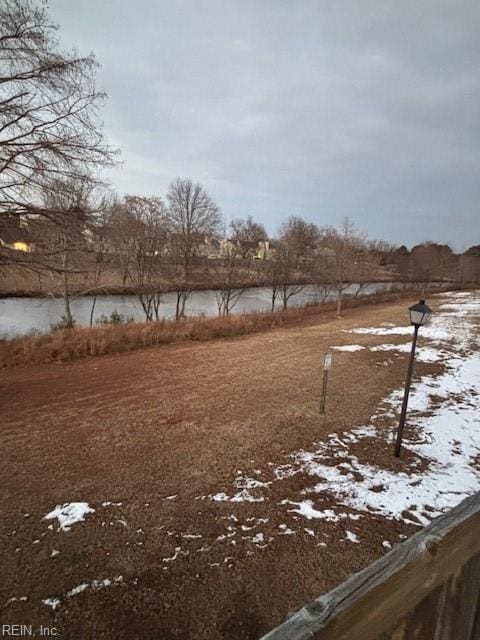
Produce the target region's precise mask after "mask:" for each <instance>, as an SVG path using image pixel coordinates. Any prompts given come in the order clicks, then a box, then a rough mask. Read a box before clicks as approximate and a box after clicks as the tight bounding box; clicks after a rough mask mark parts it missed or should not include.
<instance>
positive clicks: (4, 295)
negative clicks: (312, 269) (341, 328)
mask: <svg viewBox="0 0 480 640" xmlns="http://www.w3.org/2000/svg"><path fill="white" fill-rule="evenodd" d="M348 284H349V285H353V284H359V283H358V281H351V282H348ZM374 284H391V285H397V286H400V285H403V286H404V287H406V286H410V287H415V286H416V287H418V286H420V285H422V284H426V285H427V286H428V285H429V286H435V287H437V286H442V285H443V286H459V287H460V286H465V287H468V286H470V284H471V283H455V282H445V280H431V281H429V282H428V283H423V282H419V281H413V280H387V279H385V278H378V279H372V280H369V281H368V283H367V286H368V285H374ZM297 285H303V286H305V287H308V286H319V287H320V286H328V285H329V283H328V282H325V283H314V282H304V281H302V280H298V281H293V282H290V283H289V286H297ZM272 286H273V285H272V283H271V282H268V281H262V282H255V283H241V282H240V283H238V284H237V285H236V287H235V289H237V290H238V289H265V288H269V287H272ZM219 289H220V287H215V286H212V283H209V284H201V285H196V286H195V287H194V288H193V289H192V290H191V291H192V293H196V292H203V291H218V290H219ZM332 289H333V287H332ZM176 291H177V288H176V287H165V288H164V289H163V293H165V294H168V293H175V292H176ZM94 295H96V296H97V297H104V296H136V295H137V292H136V291H135V288H134V287H131V286H122V285H107V286H104V287H103V286H102V287H100V288H99V289H98V291H97V292H96V293H95V292H93V291H92V290H81V289H80V290H79V289H72V291H71V292H70V297H71V298H88V297H93V296H94ZM14 298H37V299H40V300H42V299H43V300H44V299H48V298H52V299H55V300H58V299H62V298H63V295H62V293H61V292H60V291H54V292H51V293H47V292H42V291H41V290H39V289H19V290H15V291H10V292H9V291H5V290H3V291H1V290H0V300H8V299H14Z"/></svg>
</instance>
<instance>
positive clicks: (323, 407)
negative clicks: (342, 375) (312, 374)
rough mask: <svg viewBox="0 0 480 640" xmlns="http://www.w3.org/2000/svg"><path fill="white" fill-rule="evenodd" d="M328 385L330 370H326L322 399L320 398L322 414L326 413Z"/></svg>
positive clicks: (324, 371)
mask: <svg viewBox="0 0 480 640" xmlns="http://www.w3.org/2000/svg"><path fill="white" fill-rule="evenodd" d="M327 384H328V369H324V370H323V386H322V397H321V398H320V413H325V402H326V401H327Z"/></svg>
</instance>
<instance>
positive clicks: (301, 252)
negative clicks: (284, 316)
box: [271, 216, 319, 310]
mask: <svg viewBox="0 0 480 640" xmlns="http://www.w3.org/2000/svg"><path fill="white" fill-rule="evenodd" d="M318 237H319V232H318V228H317V227H316V226H315V225H314V224H312V223H309V222H305V220H303V219H302V218H299V217H297V216H291V217H290V218H289V219H288V220H287V221H286V222H284V223H283V224H282V226H281V227H280V232H279V238H278V241H277V242H276V244H275V254H274V257H273V263H274V265H275V267H274V268H272V269H271V276H272V280H273V281H274V285H273V288H272V309H273V308H274V306H275V298H276V297H277V295H278V294H279V295H280V296H281V299H282V305H283V309H284V310H285V309H287V307H288V303H289V301H290V299H291V298H292V297H293V296H295V295H297V294H298V293H300V292H301V291H303V289H304V288H305V286H306V283H307V282H306V281H307V279H308V278H307V277H306V274H307V273H309V271H310V270H311V264H312V262H313V256H314V252H315V247H316V243H317V241H318Z"/></svg>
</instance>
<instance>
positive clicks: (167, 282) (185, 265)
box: [0, 0, 478, 326]
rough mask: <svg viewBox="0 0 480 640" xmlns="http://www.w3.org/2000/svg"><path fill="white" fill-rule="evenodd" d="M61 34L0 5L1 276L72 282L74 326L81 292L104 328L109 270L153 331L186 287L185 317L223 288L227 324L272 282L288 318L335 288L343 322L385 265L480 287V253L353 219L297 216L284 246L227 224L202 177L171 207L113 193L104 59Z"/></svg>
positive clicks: (30, 12) (179, 311)
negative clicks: (206, 290) (402, 239)
mask: <svg viewBox="0 0 480 640" xmlns="http://www.w3.org/2000/svg"><path fill="white" fill-rule="evenodd" d="M57 31H58V27H57V26H56V25H54V24H53V23H52V22H51V20H50V17H49V14H48V8H47V6H46V5H45V4H41V5H37V4H36V3H35V2H33V1H32V0H3V2H2V3H1V5H0V268H3V269H6V268H7V267H8V266H9V265H11V264H15V265H16V266H17V268H18V267H21V268H23V269H25V270H28V271H30V272H32V273H38V274H40V275H42V276H43V277H44V278H47V279H48V278H50V279H51V282H52V287H51V289H52V293H53V294H55V295H56V294H58V286H59V285H58V283H59V282H61V287H60V289H61V295H62V296H63V299H64V302H65V304H64V306H65V313H64V315H65V323H66V325H67V326H71V325H72V324H73V317H72V313H71V299H72V297H73V296H75V295H78V294H79V293H83V294H85V293H90V294H91V295H92V297H93V303H92V312H91V320H92V322H93V317H94V311H95V303H96V296H97V295H98V294H99V293H101V292H102V291H104V290H105V276H106V274H107V272H109V271H115V273H117V274H118V275H119V278H120V281H121V283H122V285H123V286H124V287H128V288H129V289H131V290H132V291H133V292H134V293H135V294H136V295H137V296H138V298H139V300H140V303H141V305H142V308H143V310H144V312H145V317H146V319H147V320H149V321H151V320H157V319H158V318H159V317H160V311H159V309H160V304H161V301H162V299H163V297H164V295H165V293H166V292H167V291H175V295H176V312H175V315H176V318H177V319H180V318H182V317H184V316H185V313H186V305H187V302H188V299H189V297H190V296H191V294H192V291H194V290H195V289H196V288H198V287H199V286H210V287H212V288H215V290H216V299H217V306H218V312H219V314H220V315H228V314H229V313H231V311H232V309H233V308H234V307H235V305H236V304H237V303H238V301H239V299H240V298H241V296H242V294H243V292H244V290H245V288H246V287H250V286H254V285H259V284H268V285H269V286H270V288H271V307H272V309H274V308H275V307H276V305H278V304H279V303H280V306H281V307H282V308H283V309H286V308H287V307H288V305H289V303H290V301H291V299H292V298H293V297H294V296H295V295H296V294H298V293H299V292H300V291H301V290H302V288H303V287H304V286H305V285H306V283H310V284H315V285H317V287H318V291H319V297H320V298H323V299H325V298H326V297H327V296H328V295H329V293H330V292H332V291H333V292H335V294H336V298H337V301H338V302H337V304H338V309H337V311H338V313H340V312H341V306H342V298H343V296H344V294H345V290H346V289H347V287H348V286H349V285H350V283H351V282H357V283H359V286H360V287H363V286H366V284H367V283H368V282H369V281H371V280H374V279H378V278H379V277H380V275H381V274H382V273H384V270H385V269H387V270H388V269H391V268H393V269H395V268H396V269H397V272H398V273H399V274H400V276H401V277H402V278H404V279H412V278H413V279H420V278H421V279H425V281H428V280H431V279H434V278H435V277H440V278H444V277H451V274H452V272H453V271H452V269H456V273H460V276H459V277H460V279H461V280H463V281H466V280H468V279H474V277H477V276H476V275H475V273H476V272H475V273H474V271H475V269H474V267H473V266H472V265H476V264H478V260H477V258H478V255H477V254H476V253H475V247H472V250H471V252H470V253H469V252H466V253H467V254H468V255H467V258H465V260H463V262H462V264H461V265H460V266H458V265H456V266H452V265H454V263H455V258H454V255H453V252H451V250H450V253H449V251H448V248H447V249H442V250H440V251H438V250H437V246H435V247H432V246H430V245H428V243H427V244H426V245H422V246H423V248H420V249H415V250H412V252H409V251H408V250H406V248H400V249H396V248H395V247H391V246H390V245H387V244H386V243H381V242H372V241H369V240H368V238H367V237H366V236H365V235H364V234H362V233H361V232H359V231H358V230H356V229H355V228H354V226H353V224H352V223H351V222H350V221H349V220H345V221H344V222H343V223H342V224H341V225H340V226H339V227H338V228H333V227H327V226H323V227H320V226H317V225H315V224H313V223H311V222H307V221H305V220H303V219H302V218H300V217H298V216H291V217H290V218H288V220H287V221H286V222H284V223H283V224H282V225H281V227H280V229H279V230H278V232H277V233H276V234H275V236H274V237H273V238H269V237H268V234H267V233H266V230H265V228H264V227H263V225H262V224H260V223H259V222H257V221H255V220H253V219H252V217H251V216H247V217H245V218H239V219H236V220H233V221H232V222H231V223H230V225H229V226H228V228H227V227H226V226H225V223H224V220H223V218H222V215H221V212H220V210H219V207H218V206H217V205H216V204H215V203H214V202H213V200H212V198H211V197H210V195H209V194H208V193H207V191H206V189H205V187H204V186H202V185H201V184H198V183H196V182H195V181H193V180H190V179H189V178H177V179H175V180H173V181H172V183H171V184H170V186H169V187H168V189H167V191H166V193H165V195H164V196H163V197H160V196H158V197H145V196H136V195H127V196H124V197H123V198H119V197H117V196H115V195H112V193H111V191H110V190H109V188H108V185H107V184H105V182H104V181H102V179H101V170H103V169H105V168H106V167H109V166H112V165H113V164H115V162H116V154H117V151H116V150H115V149H112V148H111V147H110V146H109V145H108V143H107V142H106V140H105V138H104V135H103V131H102V127H101V122H100V120H99V117H98V113H99V109H100V106H101V104H102V102H103V101H104V99H105V94H104V93H103V92H102V91H100V90H98V89H97V88H96V68H97V63H96V60H95V58H94V56H92V55H89V56H80V55H78V53H77V52H76V51H71V52H65V51H62V50H61V49H60V47H59V42H58V36H57ZM15 227H16V228H17V230H19V229H22V230H23V232H25V233H27V232H28V235H29V237H30V238H31V239H32V240H31V242H30V248H32V250H31V251H18V250H15V248H12V246H11V244H9V242H8V233H7V231H8V229H10V230H12V228H13V230H14V231H15ZM2 229H4V230H5V229H6V230H7V231H5V233H4V232H3V231H2ZM4 237H5V238H7V240H2V238H4ZM469 251H470V250H469ZM450 254H451V255H450ZM433 258H435V260H433ZM439 273H440V274H441V275H440V276H438V274H439ZM79 280H80V281H82V282H83V284H84V286H82V287H80V288H79V286H78V282H79ZM73 283H74V284H73Z"/></svg>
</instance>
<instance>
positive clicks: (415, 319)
mask: <svg viewBox="0 0 480 640" xmlns="http://www.w3.org/2000/svg"><path fill="white" fill-rule="evenodd" d="M408 310H409V311H410V322H411V324H413V327H414V329H413V340H412V350H411V352H410V362H409V363H408V369H407V379H406V381H405V393H404V396H403V404H402V412H401V414H400V422H399V424H398V430H397V441H396V443H395V456H396V457H397V458H399V457H400V449H401V447H402V437H403V430H404V429H405V417H406V415H407V405H408V396H409V394H410V383H411V381H412V373H413V364H414V361H415V348H416V346H417V336H418V329H419V328H420V327H421V326H422V325H424V324H425V322H426V321H427V318H428V316H429V315H430V314H431V313H432V310H431V309H430V307H429V306H427V305H426V304H425V300H420V302H419V303H418V304H414V305H412V306H411V307H409V308H408Z"/></svg>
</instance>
